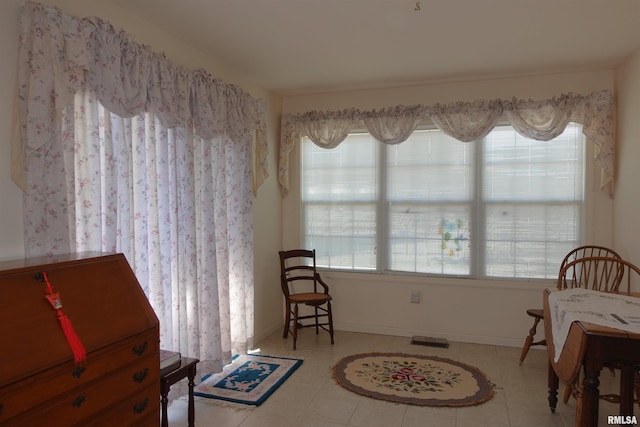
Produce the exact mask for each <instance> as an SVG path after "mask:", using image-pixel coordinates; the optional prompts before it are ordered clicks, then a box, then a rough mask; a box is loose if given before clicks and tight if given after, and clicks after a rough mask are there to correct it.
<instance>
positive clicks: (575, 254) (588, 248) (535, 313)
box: [519, 245, 622, 365]
mask: <svg viewBox="0 0 640 427" xmlns="http://www.w3.org/2000/svg"><path fill="white" fill-rule="evenodd" d="M584 257H613V258H622V257H621V256H620V255H618V253H617V252H616V251H614V250H613V249H610V248H607V247H605V246H598V245H583V246H579V247H577V248H574V249H572V250H571V251H570V252H569V253H567V255H565V257H564V259H563V260H562V262H561V263H560V270H559V273H560V272H562V269H563V268H564V267H565V266H566V265H567V264H568V263H570V262H571V261H574V260H576V259H579V258H584ZM527 314H528V315H529V316H531V317H533V325H532V326H531V328H530V329H529V335H527V337H526V338H525V340H524V345H523V346H522V352H521V353H520V363H519V364H520V365H522V362H524V359H525V357H527V353H528V352H529V349H530V348H531V347H533V346H544V345H546V344H547V343H546V341H545V340H544V339H541V340H540V341H536V342H534V337H535V335H536V332H537V329H538V323H540V321H541V320H544V314H543V313H542V308H530V309H527Z"/></svg>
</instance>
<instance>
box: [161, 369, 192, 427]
mask: <svg viewBox="0 0 640 427" xmlns="http://www.w3.org/2000/svg"><path fill="white" fill-rule="evenodd" d="M199 361H200V360H198V359H190V358H188V357H183V358H182V360H181V363H180V367H179V368H176V369H174V370H173V371H168V372H167V371H160V395H161V399H160V400H161V402H162V427H167V426H168V425H169V422H168V421H167V404H168V402H169V397H168V396H169V389H170V388H171V386H172V385H173V384H175V383H177V382H178V381H180V380H182V379H184V378H188V381H189V412H188V423H189V427H193V426H194V419H195V408H194V402H193V386H194V378H195V377H196V364H197V363H198V362H199Z"/></svg>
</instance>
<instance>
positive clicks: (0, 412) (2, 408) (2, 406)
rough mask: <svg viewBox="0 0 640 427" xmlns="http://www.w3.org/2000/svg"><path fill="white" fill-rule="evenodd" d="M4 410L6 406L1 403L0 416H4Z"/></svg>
mask: <svg viewBox="0 0 640 427" xmlns="http://www.w3.org/2000/svg"><path fill="white" fill-rule="evenodd" d="M3 410H4V405H3V404H2V403H0V415H2V411H3Z"/></svg>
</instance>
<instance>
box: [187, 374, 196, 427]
mask: <svg viewBox="0 0 640 427" xmlns="http://www.w3.org/2000/svg"><path fill="white" fill-rule="evenodd" d="M195 376H196V365H193V366H192V367H190V368H189V412H188V423H189V427H194V423H195V403H194V401H193V387H194V385H195V384H194V378H195Z"/></svg>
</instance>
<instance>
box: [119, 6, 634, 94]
mask: <svg viewBox="0 0 640 427" xmlns="http://www.w3.org/2000/svg"><path fill="white" fill-rule="evenodd" d="M114 1H116V2H117V3H118V4H120V5H121V6H122V7H124V8H125V9H127V10H129V11H130V12H132V13H135V14H137V15H139V16H141V17H143V18H145V19H148V20H149V21H151V22H153V23H154V24H156V25H159V26H161V27H162V28H163V29H165V30H166V31H168V32H170V33H172V34H173V35H174V36H175V37H178V38H179V39H181V40H182V41H184V42H186V43H189V44H190V45H192V46H194V47H196V48H198V49H200V50H202V51H204V52H206V53H208V54H210V55H211V56H212V57H214V58H216V60H217V61H220V62H221V63H223V64H224V65H225V66H226V67H228V68H230V69H232V70H235V71H237V72H239V73H241V74H242V75H244V76H245V78H248V79H250V80H251V81H253V82H254V83H255V84H258V85H260V86H262V87H264V88H266V89H269V90H272V91H274V92H275V93H277V94H279V95H281V96H290V95H296V94H307V93H317V92H327V91H336V90H349V89H363V88H375V87H390V86H400V85H410V84H418V83H428V82H439V81H452V80H454V81H455V80H466V79H484V78H493V77H504V76H513V75H530V74H541V73H551V72H554V73H555V72H570V71H580V70H593V69H600V68H603V67H605V68H610V67H613V66H615V65H617V64H619V63H620V62H621V61H622V60H623V59H624V58H625V57H626V56H628V55H629V54H630V53H632V52H633V51H634V50H635V49H637V48H639V47H640V1H639V0H422V1H420V2H418V3H416V2H415V1H408V0H114ZM416 9H419V10H416Z"/></svg>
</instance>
